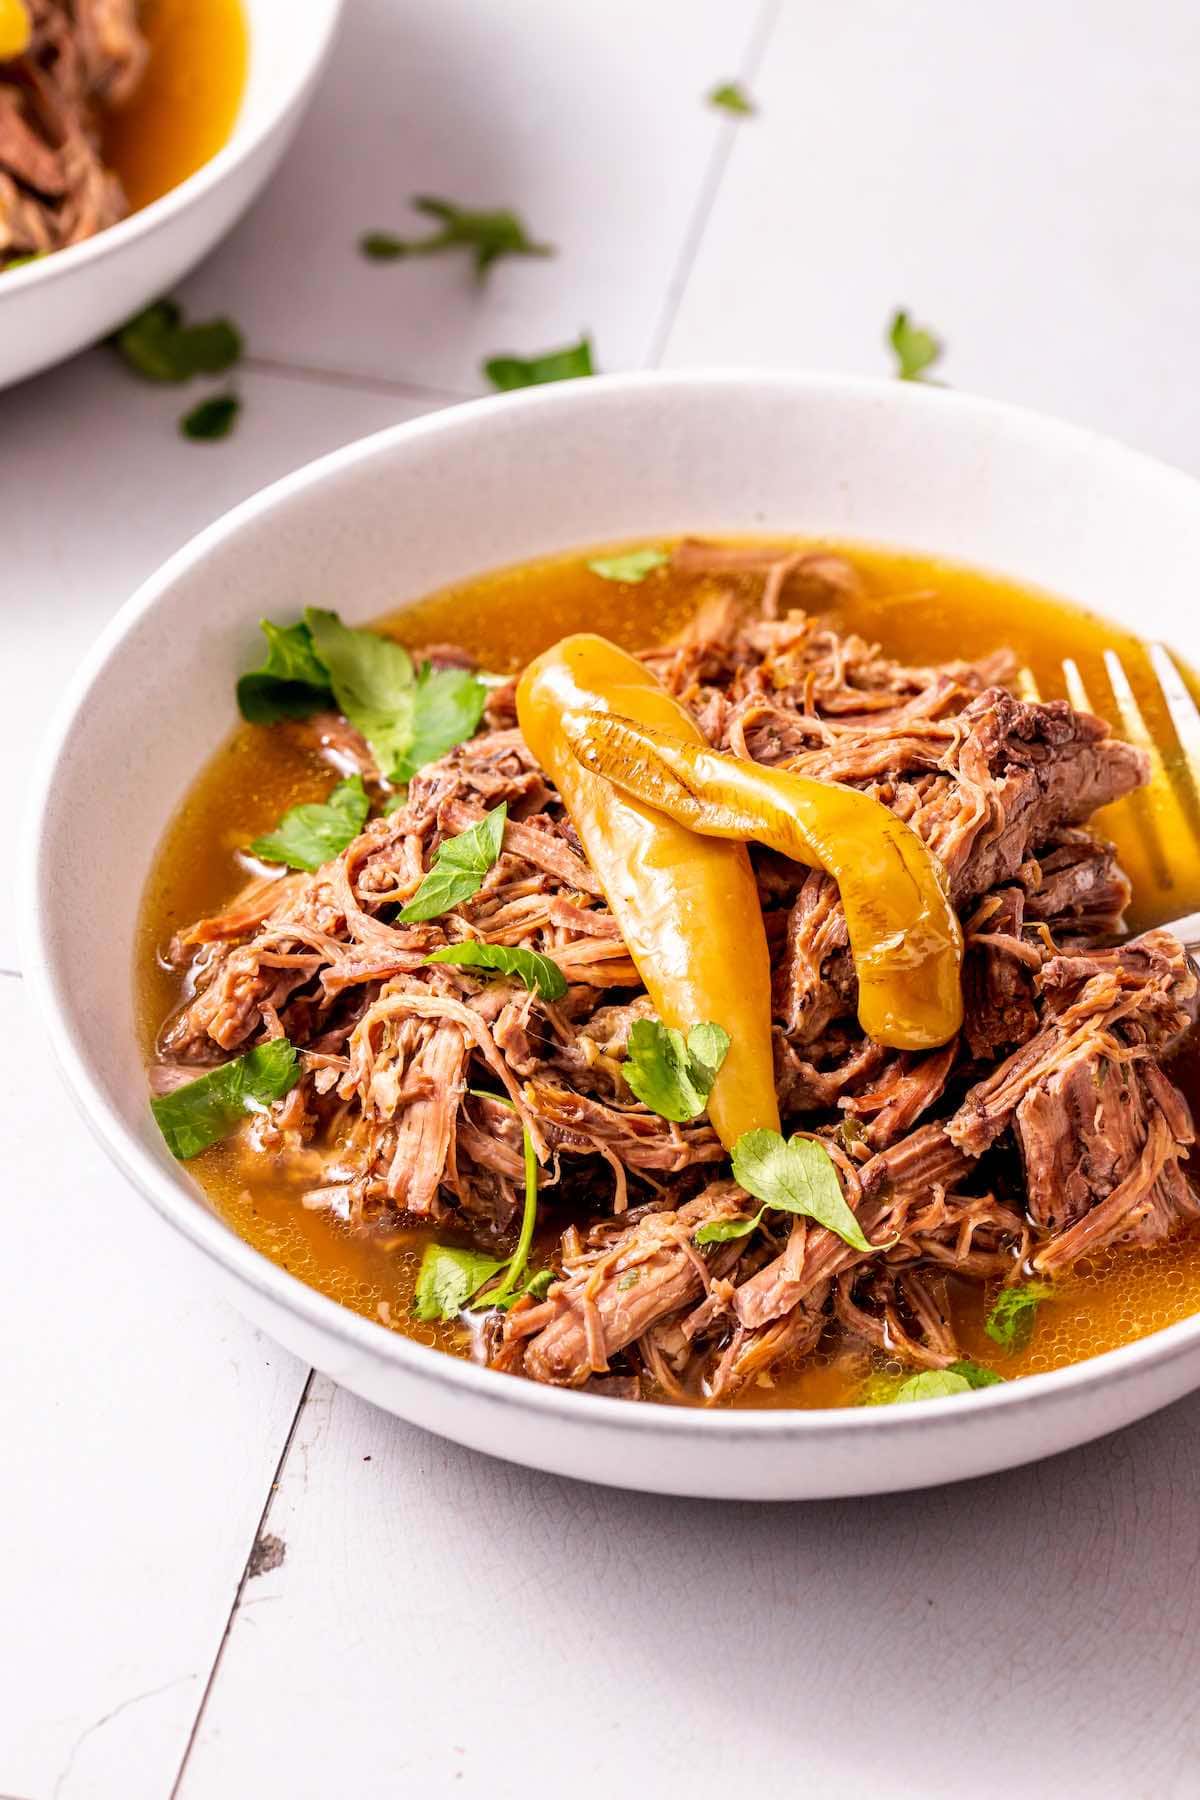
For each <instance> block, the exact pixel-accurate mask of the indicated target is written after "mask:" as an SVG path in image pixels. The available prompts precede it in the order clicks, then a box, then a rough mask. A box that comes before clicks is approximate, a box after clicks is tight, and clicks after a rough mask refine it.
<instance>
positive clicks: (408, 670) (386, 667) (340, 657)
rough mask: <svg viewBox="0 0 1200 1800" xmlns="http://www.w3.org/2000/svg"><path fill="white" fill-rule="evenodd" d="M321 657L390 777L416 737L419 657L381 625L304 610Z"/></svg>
mask: <svg viewBox="0 0 1200 1800" xmlns="http://www.w3.org/2000/svg"><path fill="white" fill-rule="evenodd" d="M304 618H305V622H306V623H307V625H308V629H309V631H310V632H311V634H312V646H313V651H314V653H315V655H316V658H317V661H318V662H321V663H323V664H324V665H325V667H326V669H328V671H329V682H330V686H331V687H332V689H333V697H334V700H335V701H336V702H337V707H338V711H339V712H341V713H343V714H344V715H345V716H346V718H347V719H349V721H350V723H351V725H353V726H355V728H356V729H357V730H359V731H361V732H362V734H363V736H364V737H365V738H366V740H367V742H368V743H369V744H370V746H371V749H372V751H373V752H374V755H375V760H376V762H377V763H378V764H379V767H380V769H381V771H382V773H383V774H384V775H386V776H387V777H388V779H389V780H390V779H391V777H392V775H393V773H394V772H395V771H396V769H397V768H398V766H399V765H400V764H401V763H402V762H404V761H405V760H406V757H407V753H408V750H409V748H410V746H411V744H412V741H413V689H414V687H415V685H416V675H415V672H414V670H413V660H412V657H411V656H410V655H409V654H408V651H407V650H406V649H405V648H404V645H403V644H398V643H396V641H395V639H394V638H389V637H383V636H382V635H381V634H380V633H379V632H377V631H355V630H353V629H352V628H351V627H350V626H349V625H343V624H342V621H341V620H340V619H339V618H338V616H337V614H336V613H335V612H325V611H323V610H322V609H321V608H320V607H316V606H310V607H308V608H307V610H306V612H305V614H304Z"/></svg>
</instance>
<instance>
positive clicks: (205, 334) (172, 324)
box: [113, 300, 242, 429]
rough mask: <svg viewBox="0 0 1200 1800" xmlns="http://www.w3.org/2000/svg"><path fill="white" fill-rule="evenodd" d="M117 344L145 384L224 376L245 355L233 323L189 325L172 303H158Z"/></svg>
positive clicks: (133, 321)
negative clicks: (197, 377) (207, 376)
mask: <svg viewBox="0 0 1200 1800" xmlns="http://www.w3.org/2000/svg"><path fill="white" fill-rule="evenodd" d="M113 342H114V344H115V345H116V347H117V349H118V351H119V352H120V354H121V355H122V357H124V359H125V361H126V362H127V363H128V364H129V367H130V368H131V369H133V370H134V371H135V372H136V373H137V374H139V375H141V376H143V377H144V378H145V379H146V380H147V381H190V380H191V378H192V376H193V375H223V374H224V373H225V371H226V369H231V368H232V367H233V365H234V363H235V362H237V360H238V358H239V357H240V356H241V354H242V335H241V333H240V331H239V330H238V329H237V326H236V325H234V324H233V323H232V321H231V320H229V319H209V320H208V321H207V322H206V323H204V324H202V325H185V324H184V323H183V313H182V312H181V310H180V308H179V307H178V306H177V305H176V303H175V302H174V300H155V301H154V302H153V303H152V304H151V305H150V306H147V307H146V308H145V309H144V311H142V312H140V313H138V314H137V316H136V317H135V318H132V319H130V320H129V321H128V323H126V324H124V325H122V326H121V328H120V330H119V331H118V332H117V333H116V336H115V337H114V339H113ZM226 429H228V428H226Z"/></svg>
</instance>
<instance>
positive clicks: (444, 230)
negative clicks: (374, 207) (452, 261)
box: [358, 195, 554, 281]
mask: <svg viewBox="0 0 1200 1800" xmlns="http://www.w3.org/2000/svg"><path fill="white" fill-rule="evenodd" d="M412 204H413V207H414V208H415V210H416V211H417V212H419V213H424V214H425V216H426V218H429V219H436V220H437V222H438V224H439V225H440V227H441V229H440V230H438V231H435V232H432V233H431V234H430V236H429V237H424V238H400V237H395V236H393V235H392V233H391V232H388V231H369V232H367V233H366V234H365V236H363V237H361V238H360V239H359V245H358V247H359V249H360V250H361V251H362V253H363V255H364V256H367V257H370V258H371V260H372V261H374V262H396V261H398V260H400V259H401V258H402V257H408V256H436V255H437V254H438V253H439V252H440V251H442V250H469V251H470V253H471V258H472V261H473V262H474V264H475V274H476V276H477V278H478V279H479V280H480V281H482V280H483V278H484V276H485V275H486V274H487V272H488V270H489V269H490V268H491V266H492V264H493V263H494V262H496V261H497V260H498V258H500V257H501V256H553V255H554V246H553V244H537V243H535V242H534V241H533V239H532V238H531V237H530V236H529V233H528V232H527V231H526V229H525V226H524V224H523V223H522V221H521V220H520V218H518V216H517V214H516V213H514V212H510V211H508V210H507V208H498V209H497V210H495V211H493V212H486V211H480V210H473V209H471V208H470V207H465V206H456V205H455V204H454V202H453V201H452V200H435V199H432V198H431V197H430V196H429V195H420V196H418V197H417V198H416V199H414V200H413V202H412Z"/></svg>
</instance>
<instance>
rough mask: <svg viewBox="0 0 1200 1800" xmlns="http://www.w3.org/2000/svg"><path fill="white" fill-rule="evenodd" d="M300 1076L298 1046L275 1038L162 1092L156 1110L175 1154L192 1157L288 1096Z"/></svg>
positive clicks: (153, 1104)
mask: <svg viewBox="0 0 1200 1800" xmlns="http://www.w3.org/2000/svg"><path fill="white" fill-rule="evenodd" d="M299 1079H300V1064H299V1061H298V1059H297V1056H296V1050H295V1046H294V1045H292V1044H289V1042H288V1040H287V1039H286V1038H271V1039H270V1040H269V1041H268V1042H267V1043H265V1044H256V1045H255V1047H254V1049H253V1050H247V1051H246V1053H245V1055H244V1056H236V1057H235V1058H234V1059H233V1061H232V1062H227V1063H222V1064H221V1067H220V1068H219V1069H210V1070H209V1072H208V1074H207V1075H201V1076H200V1078H199V1079H198V1080H197V1081H189V1082H188V1083H187V1084H186V1085H185V1086H184V1087H179V1088H176V1089H175V1091H174V1093H171V1094H160V1095H156V1096H155V1097H154V1099H152V1100H151V1102H150V1110H151V1112H152V1113H153V1114H154V1117H155V1120H156V1122H157V1124H158V1129H159V1130H160V1131H161V1132H162V1134H163V1137H164V1138H165V1139H166V1141H167V1149H168V1150H169V1151H170V1152H171V1155H172V1156H175V1157H178V1158H179V1160H180V1162H186V1160H187V1159H188V1157H190V1156H199V1154H200V1152H201V1151H202V1150H207V1149H208V1147H209V1145H210V1144H216V1143H219V1142H220V1140H221V1139H222V1138H226V1137H228V1136H229V1134H230V1132H231V1131H235V1130H236V1129H237V1127H238V1126H239V1125H240V1124H241V1122H242V1120H243V1119H244V1118H245V1116H246V1114H247V1113H248V1112H261V1111H262V1110H263V1109H264V1108H265V1107H266V1106H267V1105H269V1103H270V1102H271V1101H272V1100H280V1099H282V1098H283V1096H284V1094H286V1093H287V1092H288V1091H289V1090H290V1089H291V1088H293V1087H295V1085H296V1083H297V1082H298V1081H299Z"/></svg>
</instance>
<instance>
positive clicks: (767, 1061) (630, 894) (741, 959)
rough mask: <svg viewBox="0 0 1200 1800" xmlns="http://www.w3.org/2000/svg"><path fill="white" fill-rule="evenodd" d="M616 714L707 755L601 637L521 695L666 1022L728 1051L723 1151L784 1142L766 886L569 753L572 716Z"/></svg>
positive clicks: (550, 663)
mask: <svg viewBox="0 0 1200 1800" xmlns="http://www.w3.org/2000/svg"><path fill="white" fill-rule="evenodd" d="M610 711H611V712H613V713H617V714H620V715H622V716H623V717H626V718H631V719H635V720H637V721H638V723H639V724H642V725H647V726H653V727H657V728H659V729H661V730H662V731H665V732H669V733H671V734H672V735H673V737H675V738H676V739H682V740H683V741H685V742H686V743H689V744H694V745H695V746H696V747H697V748H701V747H703V745H704V742H705V740H704V738H703V736H702V735H701V733H700V731H699V730H698V728H697V727H696V725H695V724H694V722H693V720H692V718H691V716H690V715H689V714H688V713H687V712H685V710H684V709H683V707H682V706H680V704H679V702H678V701H677V700H674V699H672V697H671V695H670V694H668V693H667V691H666V689H665V688H664V687H662V686H661V685H660V684H659V683H658V682H657V681H656V680H655V678H654V676H653V675H652V674H650V672H649V671H648V670H647V669H645V668H644V667H643V666H642V664H641V663H639V662H637V661H635V659H634V658H633V657H632V656H630V655H628V654H627V652H626V651H624V650H620V649H618V647H617V646H616V645H615V644H611V643H609V642H608V641H607V639H605V638H601V637H592V636H589V635H584V634H581V635H579V636H576V637H568V638H564V639H563V640H562V642H561V643H559V644H556V645H555V646H554V647H553V649H550V650H547V651H546V652H545V654H544V655H543V656H539V657H538V658H537V660H536V661H535V662H532V663H531V664H530V665H529V667H528V668H527V669H526V671H525V673H524V675H523V676H522V678H521V681H520V684H519V686H518V688H517V718H518V720H519V721H520V725H521V730H522V732H523V734H524V737H525V741H526V743H527V744H528V745H529V748H530V749H531V750H532V751H533V754H534V755H535V756H536V757H537V759H538V761H539V762H540V763H541V764H542V767H543V768H544V769H545V770H546V772H547V774H549V775H550V777H551V778H552V780H553V781H554V783H555V785H556V786H557V788H558V791H559V794H560V795H561V796H562V800H563V803H564V805H565V806H566V808H567V811H568V812H569V814H570V815H571V820H572V822H573V824H574V826H575V829H576V831H577V832H578V833H579V839H580V842H581V843H582V845H583V848H584V850H585V851H586V853H587V857H588V861H589V862H590V863H591V865H592V868H593V869H594V870H595V872H596V875H597V878H598V879H599V881H600V885H601V886H602V888H603V889H604V893H605V896H606V898H607V900H608V904H609V906H610V907H611V908H612V911H613V915H614V917H615V918H616V921H617V923H618V925H619V926H620V928H621V934H622V936H623V937H624V939H625V943H626V946H627V947H628V950H629V954H630V956H631V957H632V958H633V961H634V963H635V964H636V965H637V969H638V973H639V974H640V975H641V977H642V980H643V981H644V982H645V984H646V992H647V993H648V994H649V996H650V998H651V1000H652V1001H653V1003H654V1006H655V1009H656V1011H657V1012H658V1015H659V1017H660V1018H661V1019H662V1021H663V1023H664V1024H665V1025H670V1026H673V1027H674V1028H675V1029H676V1030H677V1031H683V1032H685V1033H686V1032H687V1031H688V1030H689V1029H690V1027H691V1026H693V1025H698V1024H702V1023H704V1022H706V1021H711V1022H712V1023H713V1024H716V1025H721V1026H723V1027H724V1028H725V1030H726V1031H727V1032H728V1033H729V1040H730V1042H729V1049H728V1052H727V1053H726V1056H725V1060H724V1062H723V1063H722V1065H721V1070H720V1073H719V1074H718V1076H717V1079H716V1082H715V1084H714V1086H713V1089H712V1092H711V1094H710V1095H709V1100H708V1115H709V1118H710V1119H711V1121H712V1125H713V1129H714V1130H715V1131H716V1133H717V1135H718V1137H719V1138H720V1139H721V1142H722V1143H723V1144H724V1145H726V1147H727V1148H729V1147H732V1145H733V1144H735V1143H736V1142H737V1140H738V1138H739V1137H740V1136H741V1135H742V1133H743V1132H745V1131H754V1130H759V1129H763V1130H767V1131H778V1129H779V1107H778V1102H777V1100H776V1097H775V1076H774V1068H773V1063H772V1054H771V968H770V958H769V956H768V952H767V939H766V932H765V929H764V927H763V921H762V910H761V908H760V906H759V900H758V889H757V887H756V886H755V881H754V873H753V870H752V869H751V867H750V858H749V855H748V854H747V852H746V850H745V848H744V846H743V845H741V844H733V843H720V842H717V841H716V840H713V839H706V838H701V837H697V836H696V835H695V833H694V832H693V831H691V830H688V829H686V828H685V827H684V826H683V825H679V824H676V823H675V822H674V821H673V820H672V819H669V818H667V817H666V816H665V814H664V813H663V812H662V811H661V810H658V809H657V808H653V809H652V808H650V807H647V806H645V805H643V804H642V802H641V800H640V799H638V798H633V799H629V798H626V796H625V795H624V794H622V793H618V792H617V791H616V790H615V789H614V788H613V787H612V786H611V785H610V784H609V782H607V781H605V780H603V779H601V777H600V776H598V775H593V774H591V773H589V771H588V770H587V769H585V768H584V767H583V766H582V765H581V763H580V762H578V761H577V760H576V758H575V756H573V755H572V753H571V749H570V746H569V745H568V743H567V740H566V737H565V736H564V735H563V730H562V720H563V715H564V714H565V713H568V712H573V713H581V712H586V713H590V714H592V715H596V714H604V713H608V712H610Z"/></svg>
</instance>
